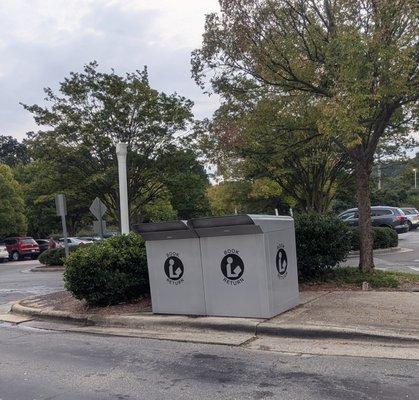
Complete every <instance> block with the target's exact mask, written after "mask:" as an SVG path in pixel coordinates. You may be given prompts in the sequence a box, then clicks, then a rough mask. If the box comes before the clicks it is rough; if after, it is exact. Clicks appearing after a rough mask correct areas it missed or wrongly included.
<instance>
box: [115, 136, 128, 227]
mask: <svg viewBox="0 0 419 400" xmlns="http://www.w3.org/2000/svg"><path fill="white" fill-rule="evenodd" d="M127 148H128V145H127V144H126V143H117V145H116V155H117V157H118V176H119V203H120V210H121V233H122V234H124V233H129V212H128V184H127Z"/></svg>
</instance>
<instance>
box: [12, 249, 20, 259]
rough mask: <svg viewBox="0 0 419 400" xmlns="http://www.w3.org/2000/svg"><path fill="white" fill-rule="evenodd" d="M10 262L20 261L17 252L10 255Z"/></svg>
mask: <svg viewBox="0 0 419 400" xmlns="http://www.w3.org/2000/svg"><path fill="white" fill-rule="evenodd" d="M12 260H13V261H19V260H20V255H19V253H18V252H17V251H14V252H13V254H12Z"/></svg>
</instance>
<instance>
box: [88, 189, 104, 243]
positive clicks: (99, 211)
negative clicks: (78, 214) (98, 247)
mask: <svg viewBox="0 0 419 400" xmlns="http://www.w3.org/2000/svg"><path fill="white" fill-rule="evenodd" d="M89 210H90V212H91V213H92V214H93V215H94V216H95V217H96V219H97V221H94V222H93V229H94V230H95V232H96V233H98V234H99V236H100V238H101V239H103V234H104V231H105V229H106V222H105V221H103V219H102V217H103V216H104V215H105V213H106V211H107V208H106V206H105V204H103V203H102V201H101V200H100V199H99V197H96V198H95V199H94V200H93V203H92V204H91V205H90V208H89Z"/></svg>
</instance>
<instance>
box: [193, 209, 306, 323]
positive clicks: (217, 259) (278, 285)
mask: <svg viewBox="0 0 419 400" xmlns="http://www.w3.org/2000/svg"><path fill="white" fill-rule="evenodd" d="M188 225H189V226H190V227H191V228H192V229H193V230H195V231H196V233H197V234H198V236H199V238H200V245H201V257H202V269H203V275H204V289H205V302H206V312H207V315H219V316H235V317H256V318H269V317H273V316H274V315H277V314H279V313H281V312H284V311H286V310H288V309H290V308H292V307H294V306H296V305H297V304H298V301H299V296H298V276H297V257H296V251H295V232H294V221H293V219H292V218H291V217H286V216H270V215H234V216H227V217H215V218H196V219H192V220H190V221H188Z"/></svg>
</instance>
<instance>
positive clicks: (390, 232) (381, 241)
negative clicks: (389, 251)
mask: <svg viewBox="0 0 419 400" xmlns="http://www.w3.org/2000/svg"><path fill="white" fill-rule="evenodd" d="M373 236H374V245H373V247H374V249H386V248H389V247H397V245H398V244H399V237H398V235H397V232H396V231H395V230H394V229H392V228H387V227H373ZM351 243H352V250H359V229H353V230H352V232H351Z"/></svg>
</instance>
